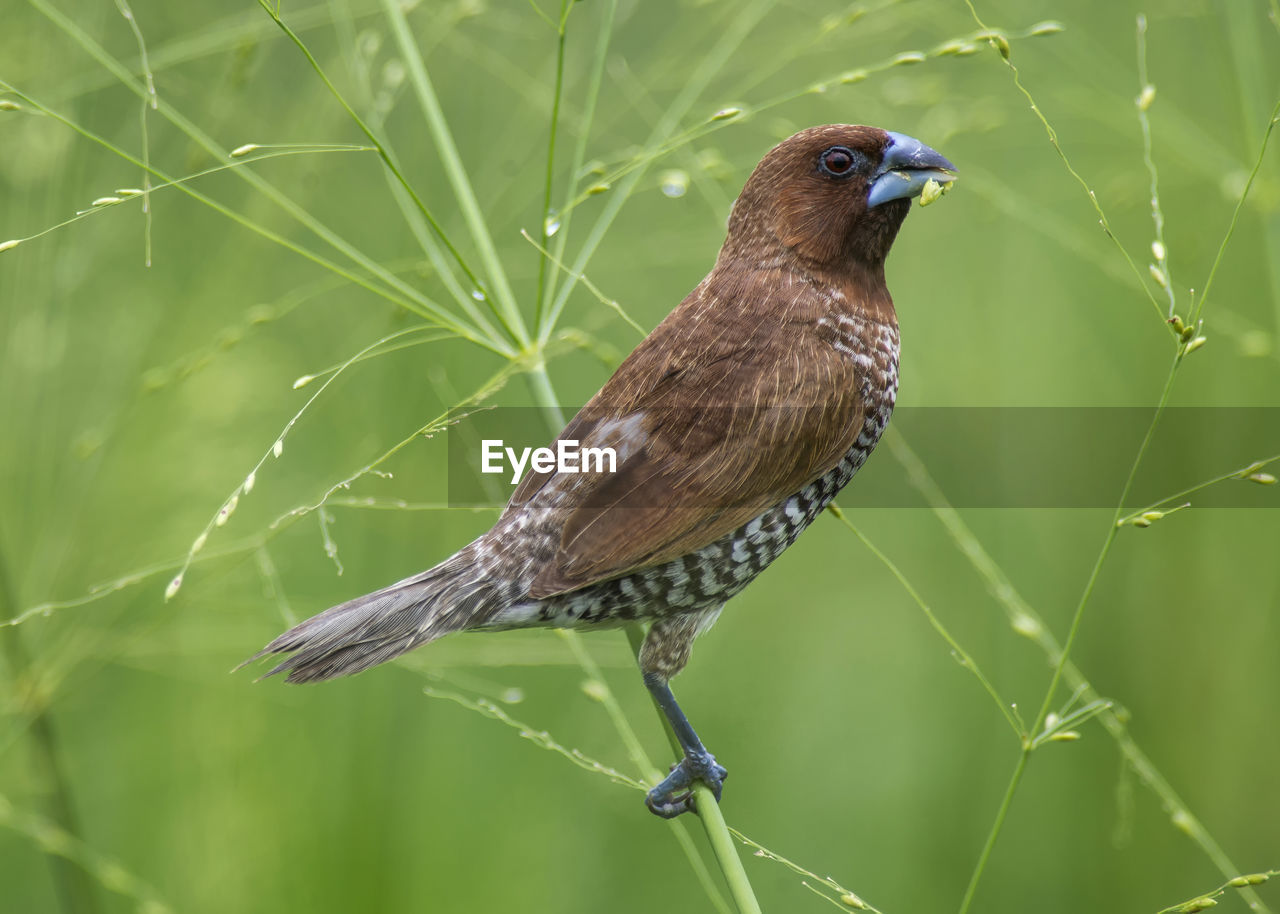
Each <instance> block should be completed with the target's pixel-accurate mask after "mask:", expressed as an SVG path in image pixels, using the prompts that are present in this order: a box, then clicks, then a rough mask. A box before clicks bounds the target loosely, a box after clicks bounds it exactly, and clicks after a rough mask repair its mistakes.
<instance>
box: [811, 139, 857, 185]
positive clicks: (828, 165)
mask: <svg viewBox="0 0 1280 914" xmlns="http://www.w3.org/2000/svg"><path fill="white" fill-rule="evenodd" d="M861 159H862V156H861V155H859V154H858V153H856V152H854V151H853V150H852V149H849V148H848V147H846V146H832V147H831V148H830V149H828V150H827V151H826V152H824V153H823V154H822V155H821V156H819V157H818V167H819V168H821V169H822V170H823V171H825V172H826V173H827V174H829V175H831V176H832V177H835V178H847V177H849V175H851V174H853V173H854V171H856V170H857V165H858V163H859V162H860V161H861Z"/></svg>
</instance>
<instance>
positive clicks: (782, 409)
mask: <svg viewBox="0 0 1280 914" xmlns="http://www.w3.org/2000/svg"><path fill="white" fill-rule="evenodd" d="M851 130H853V131H855V132H854V133H853V134H852V135H851V134H850V131H851ZM812 134H813V136H812V137H811V140H812V142H810V143H805V144H796V143H791V144H789V145H787V146H785V147H779V150H775V153H776V154H771V155H770V156H767V157H766V158H765V159H764V160H763V161H762V162H761V163H760V165H759V166H758V167H757V168H756V171H755V173H753V175H752V177H751V179H750V180H749V181H748V183H747V186H746V188H745V189H744V191H743V194H742V196H741V197H740V198H739V201H738V203H737V204H736V205H735V207H734V212H733V216H732V218H731V221H730V227H729V237H728V239H727V240H726V242H725V245H724V248H723V249H722V250H721V254H720V258H719V259H718V260H717V263H716V266H715V268H714V269H713V270H712V272H711V273H710V274H709V275H708V276H707V278H706V279H704V280H703V281H702V283H701V284H699V286H698V287H697V288H696V289H694V291H693V292H692V293H690V295H689V296H688V297H687V298H686V299H685V300H684V302H682V303H681V304H680V306H679V307H678V308H676V309H675V310H674V311H673V312H672V313H671V314H670V315H668V316H667V318H666V319H665V320H664V321H662V323H661V324H659V325H658V327H657V328H656V329H655V330H654V331H653V333H651V334H650V335H649V336H648V337H647V338H646V339H645V340H644V341H643V342H642V343H641V344H640V345H639V346H638V347H637V348H636V350H635V351H634V352H633V353H632V354H631V355H630V356H629V357H628V358H627V359H626V360H625V361H624V362H623V363H622V365H621V366H620V367H619V368H618V371H617V373H616V374H614V376H613V377H612V378H611V379H610V380H609V381H608V382H607V383H606V384H605V386H604V387H603V388H602V389H601V390H600V392H599V393H598V394H596V396H595V397H593V398H592V400H591V401H590V402H589V403H588V404H587V405H586V406H585V407H584V408H583V409H582V411H581V412H580V413H579V414H578V415H577V416H576V417H575V418H574V419H573V421H571V422H570V423H569V425H568V426H567V427H566V428H565V430H564V431H563V432H562V433H561V434H560V436H559V439H557V440H576V441H578V442H579V446H580V447H614V448H615V449H616V450H617V452H618V456H619V466H618V469H617V472H616V473H613V474H608V473H590V474H577V475H565V474H560V475H557V474H555V473H544V474H530V475H529V476H527V477H525V479H524V481H523V482H522V483H521V484H520V486H519V487H518V488H517V489H516V491H515V493H514V495H513V496H512V499H511V502H510V504H509V505H508V507H507V511H506V515H510V514H512V513H513V512H515V511H517V510H519V508H520V507H521V506H522V505H524V504H525V503H526V502H528V501H529V500H530V499H532V498H533V497H534V496H535V495H537V496H539V497H540V498H551V499H553V500H554V501H555V502H556V503H557V504H558V505H559V506H560V510H562V511H564V512H565V521H564V524H563V527H562V533H561V538H560V547H559V549H558V551H557V553H556V555H555V557H554V559H553V560H552V561H551V562H550V563H548V564H547V565H546V566H545V567H544V568H543V569H542V570H541V571H540V573H539V574H538V576H537V577H536V579H535V581H534V583H533V586H532V588H531V590H530V592H529V596H530V597H532V598H534V599H541V598H545V597H548V596H552V595H555V594H559V593H564V592H567V591H571V590H575V589H578V588H582V587H585V586H588V585H590V584H593V583H596V582H598V581H603V580H607V579H609V578H614V577H617V576H620V575H623V574H625V573H628V572H630V571H634V570H636V569H639V568H643V567H648V566H653V565H659V564H662V563H664V562H666V561H669V560H671V559H673V558H676V557H679V556H681V555H684V554H686V553H689V552H692V551H694V550H696V549H699V548H701V547H702V546H704V545H706V544H708V543H711V542H714V541H716V540H717V539H719V538H720V537H721V536H723V535H725V534H727V533H729V532H731V531H733V530H734V529H736V528H738V527H740V526H741V525H742V524H744V523H746V522H747V521H749V520H750V519H752V518H753V517H755V516H757V515H758V514H760V513H761V512H762V511H763V510H764V509H766V508H767V507H769V506H770V505H773V504H776V503H777V502H778V501H780V500H781V499H783V498H785V497H787V496H788V495H790V494H792V493H793V492H796V491H798V490H799V489H801V488H803V487H804V486H805V485H806V484H808V483H809V482H811V481H813V480H815V479H817V478H819V477H820V476H822V475H823V474H825V473H826V472H828V471H829V470H831V469H832V468H833V467H834V466H835V465H836V464H837V463H838V462H839V461H840V459H841V457H842V456H843V455H844V454H845V452H846V451H848V450H849V448H850V447H851V446H852V445H853V443H854V441H855V439H856V438H857V436H858V433H859V430H860V429H861V427H862V422H863V413H864V405H863V403H862V402H861V398H860V395H859V390H860V388H861V383H860V378H859V377H858V372H859V369H858V368H857V366H855V364H854V363H853V362H852V361H851V360H850V359H848V358H847V357H846V356H845V355H842V354H841V353H840V352H839V351H838V350H837V348H836V347H834V346H833V345H832V343H831V337H832V333H833V331H831V330H830V329H829V328H830V326H831V322H830V318H832V317H833V316H837V315H845V316H848V317H849V318H853V319H863V320H865V319H872V320H877V321H879V322H881V323H884V324H889V325H892V326H895V327H896V317H895V315H894V312H893V303H892V301H891V299H890V297H889V293H888V290H887V288H886V287H885V283H884V272H883V266H882V263H883V260H882V257H880V256H876V252H875V251H874V250H872V251H871V252H870V254H869V256H868V255H867V252H866V251H863V252H862V254H861V255H860V256H856V257H854V256H851V255H850V254H849V249H850V247H851V246H858V245H861V247H862V248H867V247H870V248H873V249H874V248H875V247H876V246H877V242H878V241H879V238H880V235H881V234H882V233H883V234H886V235H887V237H888V240H890V241H891V240H892V235H893V234H894V233H896V230H897V227H898V225H899V224H900V223H901V221H902V218H903V216H905V212H906V210H905V208H904V207H896V206H892V205H890V206H887V207H882V208H881V209H884V210H886V212H885V213H884V214H880V213H875V214H874V215H875V216H876V218H874V219H869V218H867V217H868V216H870V215H872V214H871V213H868V212H867V211H866V208H865V203H864V202H863V201H864V200H865V190H861V191H859V190H855V189H849V190H848V191H846V192H844V193H840V194H832V193H830V192H825V193H824V192H823V191H826V190H827V189H828V188H827V186H826V184H824V179H822V178H821V177H819V176H814V177H812V179H810V178H809V177H807V176H806V177H803V178H801V179H799V180H797V179H795V178H794V177H792V178H791V179H790V180H779V179H778V177H777V176H778V175H792V176H794V175H795V174H797V173H799V174H801V175H805V169H804V168H802V167H800V166H799V165H798V163H800V162H807V161H812V159H813V157H814V156H815V154H816V151H817V150H820V149H821V148H823V146H825V145H829V144H830V143H831V142H833V140H834V139H837V138H838V139H839V140H840V141H841V142H845V143H849V144H851V145H852V144H853V143H855V142H856V143H859V144H860V145H861V146H862V147H863V148H864V149H865V151H866V153H867V154H868V155H872V156H875V157H877V158H878V157H879V155H880V153H881V151H882V149H883V147H884V145H885V134H884V133H883V131H880V130H876V129H875V128H840V129H839V130H837V128H824V129H822V130H815V131H812ZM810 184H812V186H810ZM880 221H884V222H885V223H886V224H885V227H884V229H885V230H883V231H882V229H881V228H880V226H879V224H878V223H879V222H880ZM846 227H848V228H849V230H848V231H846V230H844V229H845V228H846ZM854 227H856V228H857V229H858V232H859V235H858V236H857V237H854V236H852V235H853V232H852V229H853V228H854ZM863 233H870V235H869V238H865V237H861V236H860V235H861V234H863ZM824 318H827V319H828V320H826V321H824V320H823V319H824ZM504 516H505V515H504Z"/></svg>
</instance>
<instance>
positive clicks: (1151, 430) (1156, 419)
mask: <svg viewBox="0 0 1280 914" xmlns="http://www.w3.org/2000/svg"><path fill="white" fill-rule="evenodd" d="M1181 364H1182V349H1181V347H1179V349H1178V352H1177V354H1176V355H1174V357H1173V362H1172V364H1170V366H1169V374H1168V376H1167V377H1166V378H1165V379H1164V389H1163V390H1161V391H1160V401H1159V402H1158V403H1157V404H1156V409H1155V412H1154V413H1152V415H1151V422H1150V423H1149V424H1148V425H1147V433H1146V434H1145V435H1144V436H1143V437H1142V444H1141V445H1139V446H1138V453H1137V454H1136V455H1135V456H1134V458H1133V464H1132V465H1131V466H1130V467H1129V475H1128V477H1127V478H1126V479H1125V481H1124V488H1122V489H1121V490H1120V498H1119V499H1118V501H1117V503H1116V510H1115V514H1114V515H1113V516H1112V518H1111V523H1110V525H1109V526H1108V529H1107V536H1106V539H1104V540H1103V541H1102V549H1101V550H1099V552H1098V558H1097V560H1096V561H1095V562H1094V563H1093V570H1092V571H1091V572H1090V573H1089V580H1088V582H1087V583H1086V584H1085V587H1084V592H1083V593H1081V595H1080V602H1079V603H1077V604H1076V611H1075V615H1074V616H1072V617H1071V628H1070V630H1069V631H1068V633H1067V640H1066V643H1065V644H1063V645H1062V655H1061V656H1060V657H1058V662H1057V663H1056V664H1055V665H1054V668H1053V678H1052V679H1050V680H1049V688H1048V690H1047V691H1046V692H1045V695H1044V701H1043V702H1042V703H1041V705H1040V712H1039V713H1038V714H1037V715H1036V719H1035V722H1034V723H1032V725H1031V736H1032V737H1033V738H1034V737H1035V735H1036V734H1037V733H1039V732H1040V727H1041V725H1042V724H1043V723H1044V720H1045V718H1046V717H1048V715H1049V708H1050V707H1051V706H1052V704H1053V699H1054V695H1055V694H1056V692H1057V690H1058V684H1059V683H1060V682H1061V681H1062V672H1063V670H1064V669H1065V668H1066V665H1067V661H1068V660H1069V659H1070V657H1071V648H1072V647H1074V646H1075V643H1076V635H1077V634H1078V633H1079V631H1080V620H1081V619H1082V618H1083V617H1084V608H1085V607H1086V606H1087V605H1088V604H1089V599H1090V598H1091V597H1092V596H1093V588H1094V586H1095V585H1096V584H1097V583H1098V575H1099V574H1101V572H1102V566H1103V564H1104V563H1105V562H1106V560H1107V556H1108V555H1109V554H1110V553H1111V546H1112V544H1113V543H1114V542H1115V541H1116V533H1117V532H1118V531H1119V529H1120V528H1119V527H1118V526H1117V523H1118V522H1119V520H1120V519H1121V518H1122V517H1124V506H1125V503H1126V502H1127V501H1128V500H1129V492H1130V490H1132V489H1133V481H1134V480H1135V479H1137V478H1138V468H1139V467H1141V466H1142V460H1143V458H1144V457H1146V455H1147V449H1148V448H1150V446H1151V439H1152V438H1154V437H1155V434H1156V427H1157V426H1158V425H1159V424H1160V417H1161V416H1162V415H1164V410H1165V407H1166V406H1168V405H1169V395H1170V394H1171V393H1172V392H1173V382H1174V381H1175V380H1176V379H1177V377H1178V367H1179V366H1180V365H1181Z"/></svg>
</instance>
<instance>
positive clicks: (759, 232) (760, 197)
mask: <svg viewBox="0 0 1280 914" xmlns="http://www.w3.org/2000/svg"><path fill="white" fill-rule="evenodd" d="M954 171H955V166H954V165H952V164H951V163H950V162H948V161H947V160H946V159H944V158H943V157H942V156H941V155H940V154H938V153H937V152H935V151H934V150H932V149H930V148H929V147H928V146H925V145H924V144H923V143H921V142H920V141H919V140H916V139H913V138H911V137H909V136H905V135H904V134H901V133H893V132H891V131H888V130H881V129H880V128H878V127H864V126H854V125H849V124H831V125H828V126H826V127H812V128H810V129H808V130H803V131H801V132H800V133H797V134H796V135H795V136H792V137H790V138H789V139H786V140H784V141H783V142H781V143H780V144H778V145H777V146H775V147H774V148H773V149H772V150H771V151H770V152H769V153H768V154H767V155H766V156H765V157H764V158H763V159H762V160H761V161H760V164H759V165H757V166H756V169H755V171H753V172H752V173H751V177H750V178H748V179H747V184H746V186H745V187H744V188H743V189H742V194H741V195H740V196H739V197H738V200H737V202H736V203H734V206H733V213H732V215H731V216H730V218H729V237H728V239H727V240H726V241H725V254H728V255H730V256H732V257H735V258H736V257H755V258H758V259H759V260H761V261H763V260H767V259H769V258H770V257H772V256H774V255H776V254H778V253H781V252H780V251H779V250H778V249H779V247H781V248H782V249H784V250H785V251H788V252H791V254H792V255H794V256H796V257H798V258H799V259H800V260H801V261H802V262H803V263H804V264H806V265H807V266H809V267H812V268H817V269H819V270H824V271H840V270H842V269H846V268H848V267H850V266H853V265H854V264H855V263H857V264H863V265H879V264H882V263H883V262H884V258H885V255H887V254H888V253H889V246H890V245H891V244H893V239H894V237H895V236H896V235H897V234H898V229H899V227H901V225H902V220H903V219H905V218H906V215H907V212H908V210H909V209H910V208H911V198H912V197H916V196H918V195H919V194H920V192H921V190H923V189H924V186H925V184H926V183H927V182H928V181H929V180H930V179H933V180H935V181H937V182H938V183H944V182H947V181H952V180H954V179H955V175H954V174H953V173H954ZM722 256H723V255H722Z"/></svg>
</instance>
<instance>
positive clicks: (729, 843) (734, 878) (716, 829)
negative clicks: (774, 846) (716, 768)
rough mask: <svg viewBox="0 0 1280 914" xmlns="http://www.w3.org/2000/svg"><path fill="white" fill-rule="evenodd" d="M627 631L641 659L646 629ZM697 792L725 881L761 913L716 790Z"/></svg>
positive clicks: (747, 908) (743, 908)
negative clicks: (713, 791) (714, 791)
mask: <svg viewBox="0 0 1280 914" xmlns="http://www.w3.org/2000/svg"><path fill="white" fill-rule="evenodd" d="M626 632H627V641H629V642H630V644H631V650H632V653H634V654H635V655H636V658H637V660H638V659H639V656H640V647H641V645H642V644H644V631H643V629H642V628H641V627H640V625H639V624H638V623H632V624H631V625H628V626H627V627H626ZM653 709H654V711H655V712H657V715H658V719H659V720H660V721H662V729H663V732H665V733H666V734H667V742H669V743H670V744H671V748H672V750H673V751H674V752H675V753H676V755H678V756H681V757H683V756H684V750H683V749H682V748H681V747H680V743H679V741H678V740H677V739H676V735H675V733H674V732H673V731H672V730H671V724H670V722H669V721H668V720H667V717H666V715H665V714H663V713H662V709H661V708H659V707H658V704H657V702H654V703H653ZM693 796H694V802H695V805H696V808H697V816H698V821H699V822H701V823H702V830H703V831H704V832H706V835H707V843H708V844H710V845H711V852H712V853H713V854H715V858H716V863H717V864H719V866H720V872H721V874H723V876H724V881H725V884H727V885H728V886H729V894H730V895H732V896H733V901H734V904H736V905H737V906H738V911H739V914H760V902H758V901H757V900H756V895H755V891H754V890H753V889H752V888H751V880H750V879H748V878H747V871H746V870H745V869H744V868H743V866H742V858H741V857H739V856H738V848H737V846H736V845H735V844H734V843H733V836H732V835H731V834H729V826H728V825H726V824H725V821H724V814H723V813H722V812H721V811H720V804H719V802H718V801H717V800H716V797H715V794H713V793H712V792H711V788H710V787H708V786H707V785H706V784H703V783H702V782H701V781H695V782H694V785H693Z"/></svg>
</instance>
